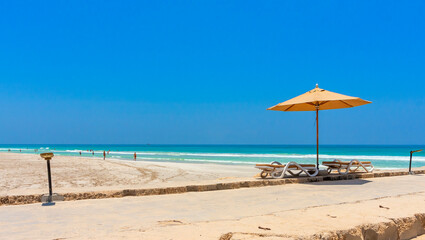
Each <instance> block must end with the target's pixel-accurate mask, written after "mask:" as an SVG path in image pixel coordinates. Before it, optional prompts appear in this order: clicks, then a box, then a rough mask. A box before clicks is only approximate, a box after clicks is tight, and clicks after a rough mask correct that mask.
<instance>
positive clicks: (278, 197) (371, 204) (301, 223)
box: [0, 175, 425, 239]
mask: <svg viewBox="0 0 425 240" xmlns="http://www.w3.org/2000/svg"><path fill="white" fill-rule="evenodd" d="M424 201H425V176H424V175H413V176H399V177H386V178H374V179H366V180H362V179H357V180H348V181H332V182H319V183H309V184H292V185H282V186H272V187H261V188H247V189H236V190H224V191H214V192H199V193H185V194H175V195H162V196H145V197H126V198H120V199H100V200H82V201H70V202H58V203H57V204H56V206H50V207H42V206H41V205H40V204H30V205H19V206H2V207H0V239H42V238H43V239H57V238H59V239H62V238H63V239H82V238H96V239H105V238H124V237H125V238H135V239H136V238H143V239H197V238H199V239H218V238H219V237H220V236H221V235H222V234H224V233H226V232H241V233H261V232H263V231H266V232H267V233H270V234H275V235H276V236H298V235H303V234H313V233H316V232H319V231H324V230H329V229H330V230H332V229H344V228H349V227H354V226H356V225H358V224H362V223H365V222H379V221H383V220H388V219H389V218H391V217H404V216H412V215H413V214H414V213H425V204H423V203H425V202H424ZM380 205H381V207H379V206H380ZM258 227H267V228H271V230H262V229H259V228H258Z"/></svg>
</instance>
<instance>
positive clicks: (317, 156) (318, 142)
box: [316, 106, 319, 169]
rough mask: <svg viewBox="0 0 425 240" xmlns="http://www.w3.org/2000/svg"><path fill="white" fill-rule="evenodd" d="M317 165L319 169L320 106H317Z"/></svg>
mask: <svg viewBox="0 0 425 240" xmlns="http://www.w3.org/2000/svg"><path fill="white" fill-rule="evenodd" d="M316 166H317V169H319V106H316Z"/></svg>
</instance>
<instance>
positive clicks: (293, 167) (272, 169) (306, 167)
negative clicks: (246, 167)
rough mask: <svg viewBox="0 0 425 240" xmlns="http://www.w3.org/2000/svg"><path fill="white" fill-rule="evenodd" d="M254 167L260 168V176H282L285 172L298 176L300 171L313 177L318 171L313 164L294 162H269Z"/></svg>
mask: <svg viewBox="0 0 425 240" xmlns="http://www.w3.org/2000/svg"><path fill="white" fill-rule="evenodd" d="M255 167H256V168H258V169H260V170H261V174H260V176H261V178H266V177H267V176H269V175H270V176H271V177H272V178H283V177H285V176H286V175H287V174H290V175H291V176H294V177H298V176H299V175H300V174H301V173H305V174H306V175H307V176H309V177H314V176H316V175H317V174H318V173H319V170H317V167H316V165H314V164H298V163H296V162H288V163H286V164H282V163H280V162H276V161H275V162H271V163H269V164H256V165H255Z"/></svg>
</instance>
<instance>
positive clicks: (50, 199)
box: [40, 153, 55, 206]
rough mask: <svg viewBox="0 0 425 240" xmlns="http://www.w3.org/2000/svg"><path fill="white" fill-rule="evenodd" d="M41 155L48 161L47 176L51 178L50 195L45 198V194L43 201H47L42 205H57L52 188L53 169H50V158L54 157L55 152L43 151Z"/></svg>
mask: <svg viewBox="0 0 425 240" xmlns="http://www.w3.org/2000/svg"><path fill="white" fill-rule="evenodd" d="M40 156H41V157H42V158H44V159H45V160H46V162H47V177H48V179H49V195H48V196H47V198H46V199H45V200H43V197H45V196H43V197H42V202H44V201H46V202H45V203H43V204H42V206H52V205H55V203H54V202H53V190H52V175H51V171H50V160H51V159H52V158H53V156H54V155H53V153H42V154H40Z"/></svg>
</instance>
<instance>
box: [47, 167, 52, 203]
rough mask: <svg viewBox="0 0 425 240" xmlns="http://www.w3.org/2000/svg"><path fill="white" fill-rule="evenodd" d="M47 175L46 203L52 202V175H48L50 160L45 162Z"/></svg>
mask: <svg viewBox="0 0 425 240" xmlns="http://www.w3.org/2000/svg"><path fill="white" fill-rule="evenodd" d="M46 162H47V175H48V177H49V198H48V199H47V202H52V198H53V191H52V175H51V173H50V160H47V161H46Z"/></svg>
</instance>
